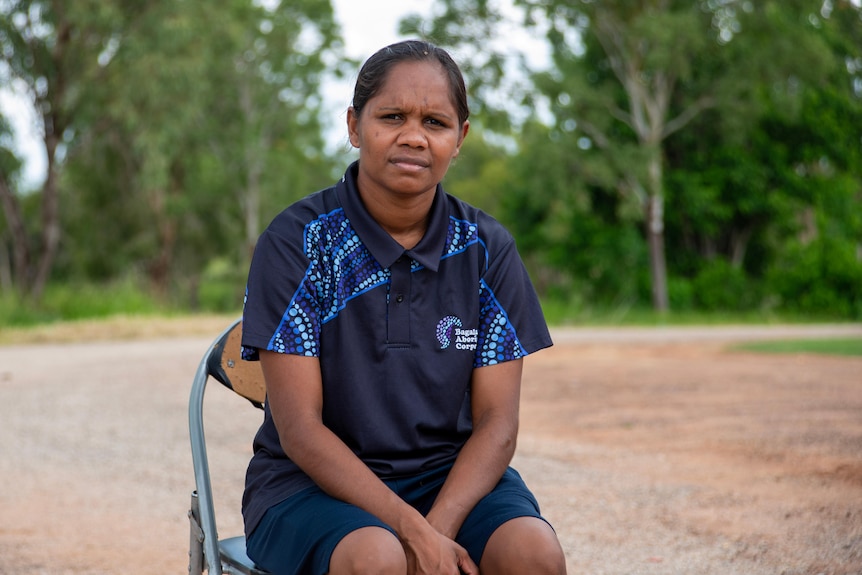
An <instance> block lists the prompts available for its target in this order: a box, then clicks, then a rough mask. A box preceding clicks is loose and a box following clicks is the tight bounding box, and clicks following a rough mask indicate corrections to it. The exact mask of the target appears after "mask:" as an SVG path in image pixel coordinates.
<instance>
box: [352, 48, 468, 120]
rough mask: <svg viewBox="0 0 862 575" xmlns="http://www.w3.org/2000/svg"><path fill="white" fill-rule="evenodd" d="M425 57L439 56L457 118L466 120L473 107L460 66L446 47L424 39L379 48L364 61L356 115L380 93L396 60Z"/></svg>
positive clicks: (355, 93)
mask: <svg viewBox="0 0 862 575" xmlns="http://www.w3.org/2000/svg"><path fill="white" fill-rule="evenodd" d="M425 60H436V61H437V62H438V63H440V65H441V66H443V70H445V72H446V74H447V75H448V76H449V91H450V96H451V98H452V104H454V106H455V109H456V110H457V112H458V121H459V122H461V123H464V122H465V121H467V118H468V117H469V116H470V108H469V107H468V106H467V88H466V86H465V85H464V76H463V75H462V74H461V69H460V68H458V64H456V63H455V61H454V60H453V59H452V57H451V56H450V55H449V53H448V52H446V50H444V49H442V48H440V47H438V46H435V45H434V44H431V43H430V42H425V41H423V40H405V41H403V42H397V43H395V44H391V45H389V46H386V47H385V48H382V49H380V50H378V51H377V52H375V53H374V54H373V55H372V56H371V57H370V58H368V60H366V61H365V64H363V65H362V68H360V70H359V76H358V77H357V78H356V87H355V88H354V89H353V109H354V111H355V112H356V115H357V116H358V115H359V114H360V113H361V112H362V108H364V107H365V104H366V103H368V100H370V99H371V98H373V97H374V96H375V95H377V92H379V91H380V87H381V86H383V83H384V82H385V81H386V77H387V75H388V74H389V71H390V70H391V69H392V67H393V66H395V64H400V63H401V62H422V61H425Z"/></svg>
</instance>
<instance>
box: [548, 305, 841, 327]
mask: <svg viewBox="0 0 862 575" xmlns="http://www.w3.org/2000/svg"><path fill="white" fill-rule="evenodd" d="M542 310H543V312H544V314H545V319H546V321H547V322H548V324H550V325H554V326H574V327H577V326H609V327H613V326H644V327H663V326H698V325H707V326H720V325H779V324H799V325H804V324H816V323H848V322H851V321H852V319H851V318H846V317H838V316H834V315H831V316H830V315H826V314H822V315H812V314H807V315H806V314H798V313H788V312H777V311H774V310H752V311H747V312H741V311H694V310H671V311H669V312H667V313H658V312H656V311H655V310H653V309H652V308H649V307H644V306H638V305H627V304H622V305H618V306H616V307H611V306H604V307H603V306H591V305H584V304H583V303H582V302H578V301H564V300H560V299H555V298H546V299H543V300H542Z"/></svg>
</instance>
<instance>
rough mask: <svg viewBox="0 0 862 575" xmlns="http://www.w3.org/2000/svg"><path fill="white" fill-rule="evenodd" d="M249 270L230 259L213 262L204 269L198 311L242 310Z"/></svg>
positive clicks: (199, 290) (221, 311)
mask: <svg viewBox="0 0 862 575" xmlns="http://www.w3.org/2000/svg"><path fill="white" fill-rule="evenodd" d="M247 273H248V270H247V269H244V268H237V267H236V265H234V263H233V262H231V261H230V260H228V259H224V258H219V259H215V260H213V261H211V262H210V263H209V265H207V267H206V269H204V272H203V275H202V276H201V281H200V286H199V287H198V290H197V311H205V312H217V313H223V312H237V313H239V311H240V310H241V309H242V302H243V294H244V290H245V280H246V275H247Z"/></svg>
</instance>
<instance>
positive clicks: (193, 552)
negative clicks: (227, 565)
mask: <svg viewBox="0 0 862 575" xmlns="http://www.w3.org/2000/svg"><path fill="white" fill-rule="evenodd" d="M199 517H200V504H199V503H198V492H197V491H192V503H191V508H190V509H189V531H190V535H189V574H190V575H201V574H202V573H203V572H204V532H203V529H201V526H200V519H199Z"/></svg>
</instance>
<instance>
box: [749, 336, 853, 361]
mask: <svg viewBox="0 0 862 575" xmlns="http://www.w3.org/2000/svg"><path fill="white" fill-rule="evenodd" d="M733 348H734V349H736V350H742V351H753V352H759V353H817V354H824V355H846V356H856V357H862V338H840V339H799V340H776V341H758V342H751V343H745V344H740V345H736V346H734V347H733Z"/></svg>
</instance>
